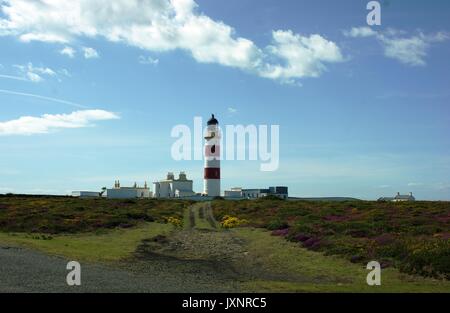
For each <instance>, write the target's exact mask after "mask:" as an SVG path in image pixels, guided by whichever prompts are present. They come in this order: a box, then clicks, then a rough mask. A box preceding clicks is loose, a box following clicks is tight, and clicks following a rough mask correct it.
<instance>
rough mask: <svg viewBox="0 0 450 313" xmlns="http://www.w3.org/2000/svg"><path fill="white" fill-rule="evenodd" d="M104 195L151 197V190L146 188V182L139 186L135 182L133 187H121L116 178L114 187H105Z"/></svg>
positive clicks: (112, 196)
mask: <svg viewBox="0 0 450 313" xmlns="http://www.w3.org/2000/svg"><path fill="white" fill-rule="evenodd" d="M106 197H107V198H109V199H129V198H151V197H152V192H151V191H150V189H149V188H148V186H147V182H145V184H144V187H140V186H138V185H137V184H136V183H134V186H133V187H121V186H120V182H119V181H118V180H117V181H116V182H115V183H114V188H111V189H106Z"/></svg>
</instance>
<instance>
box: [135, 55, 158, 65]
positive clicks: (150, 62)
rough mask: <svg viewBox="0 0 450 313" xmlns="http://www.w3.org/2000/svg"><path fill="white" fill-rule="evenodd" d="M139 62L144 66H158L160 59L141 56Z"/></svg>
mask: <svg viewBox="0 0 450 313" xmlns="http://www.w3.org/2000/svg"><path fill="white" fill-rule="evenodd" d="M138 61H139V63H140V64H144V65H155V66H156V65H158V64H159V60H158V59H154V58H152V57H151V56H147V57H145V56H143V55H140V56H139V58H138Z"/></svg>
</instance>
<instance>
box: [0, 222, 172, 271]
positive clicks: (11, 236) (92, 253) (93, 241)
mask: <svg viewBox="0 0 450 313" xmlns="http://www.w3.org/2000/svg"><path fill="white" fill-rule="evenodd" d="M171 230H173V226H172V225H170V224H161V223H148V222H145V223H141V224H139V225H138V226H137V227H133V228H127V229H121V228H116V229H111V230H103V231H99V232H96V233H83V234H75V235H67V234H66V235H54V236H51V237H49V236H47V235H44V234H38V233H33V234H25V233H0V242H1V243H2V244H8V245H16V246H22V247H27V248H31V249H36V250H39V251H42V252H44V253H48V254H52V255H58V256H63V257H66V258H69V259H73V260H77V261H87V262H112V261H120V260H123V259H126V258H127V257H129V256H131V254H132V253H133V252H134V251H135V250H136V247H137V246H138V245H139V244H140V243H141V241H142V240H143V239H146V238H150V237H154V236H156V235H159V234H166V233H168V232H170V231H171Z"/></svg>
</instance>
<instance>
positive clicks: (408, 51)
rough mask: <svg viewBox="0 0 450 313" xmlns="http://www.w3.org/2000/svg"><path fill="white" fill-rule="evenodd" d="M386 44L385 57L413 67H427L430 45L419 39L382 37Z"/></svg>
mask: <svg viewBox="0 0 450 313" xmlns="http://www.w3.org/2000/svg"><path fill="white" fill-rule="evenodd" d="M380 40H381V41H382V42H383V43H384V55H385V56H387V57H388V58H392V59H396V60H398V61H400V62H401V63H404V64H407V65H412V66H423V65H426V62H425V57H426V56H427V48H428V43H427V42H426V41H425V40H423V39H422V38H419V37H410V38H393V39H391V38H387V37H384V36H381V37H380Z"/></svg>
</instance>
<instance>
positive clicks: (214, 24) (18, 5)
mask: <svg viewBox="0 0 450 313" xmlns="http://www.w3.org/2000/svg"><path fill="white" fill-rule="evenodd" d="M1 3H3V4H2V5H1V9H2V11H3V15H4V18H3V19H0V35H2V34H3V35H14V36H18V37H19V38H20V39H21V40H23V41H31V40H39V41H45V42H58V43H61V42H62V43H71V42H75V41H76V38H77V37H88V38H90V39H92V38H95V37H103V38H105V39H106V40H109V41H113V42H118V43H119V42H120V43H124V44H127V45H130V46H135V47H138V48H141V49H145V50H147V51H154V52H164V51H171V50H175V49H181V50H184V51H187V52H188V53H189V54H191V55H192V57H193V58H194V59H195V60H196V61H198V62H201V63H217V64H221V65H223V66H229V67H234V68H238V69H241V70H243V71H245V72H249V73H254V74H256V75H259V76H262V77H266V78H270V79H276V80H280V81H282V82H292V81H295V80H297V79H300V78H304V77H317V76H319V75H320V74H321V73H322V72H323V71H324V70H325V68H326V64H327V63H334V62H340V61H342V60H343V58H342V55H341V52H340V49H339V47H338V46H337V45H336V44H335V43H334V42H332V41H329V40H326V39H325V38H323V37H322V36H320V35H318V34H313V35H311V36H302V35H297V34H294V33H293V32H292V31H289V30H286V31H283V30H279V31H274V32H273V33H272V42H273V43H272V45H270V46H269V47H263V48H260V47H258V46H256V45H255V43H254V42H253V41H251V40H249V39H247V38H243V37H239V36H238V35H237V34H236V31H235V29H234V28H232V27H231V26H229V25H227V24H225V23H223V22H221V21H215V20H213V19H211V18H210V17H208V16H206V15H204V14H202V13H199V12H198V5H197V4H196V3H195V2H194V0H115V1H109V0H98V1H90V0H72V1H31V0H14V1H13V0H4V1H3V2H1ZM84 54H85V56H86V57H87V55H89V56H95V53H93V54H91V53H88V54H87V53H86V50H84ZM97 55H98V54H97Z"/></svg>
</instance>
